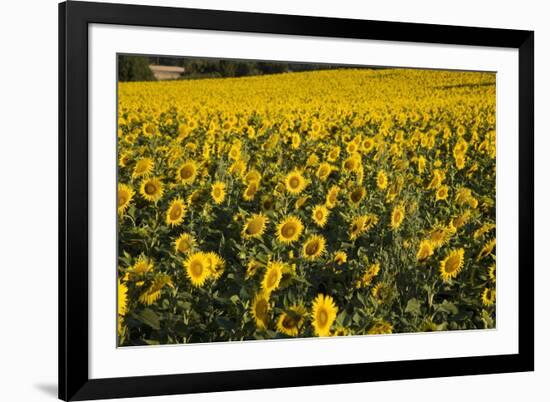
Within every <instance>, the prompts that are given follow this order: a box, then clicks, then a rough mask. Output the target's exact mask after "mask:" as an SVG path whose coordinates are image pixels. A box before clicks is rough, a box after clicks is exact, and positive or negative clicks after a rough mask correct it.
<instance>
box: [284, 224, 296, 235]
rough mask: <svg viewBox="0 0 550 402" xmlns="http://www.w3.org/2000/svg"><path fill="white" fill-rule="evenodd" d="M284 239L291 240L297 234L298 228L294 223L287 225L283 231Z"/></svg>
mask: <svg viewBox="0 0 550 402" xmlns="http://www.w3.org/2000/svg"><path fill="white" fill-rule="evenodd" d="M281 234H282V235H283V237H287V238H290V237H292V236H294V235H295V234H296V227H295V226H294V225H293V224H292V223H286V224H284V225H283V227H282V229H281Z"/></svg>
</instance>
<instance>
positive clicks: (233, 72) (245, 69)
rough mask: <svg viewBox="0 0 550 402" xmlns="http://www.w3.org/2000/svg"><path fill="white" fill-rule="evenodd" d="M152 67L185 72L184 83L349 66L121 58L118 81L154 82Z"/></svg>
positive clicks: (222, 60) (182, 77)
mask: <svg viewBox="0 0 550 402" xmlns="http://www.w3.org/2000/svg"><path fill="white" fill-rule="evenodd" d="M149 64H157V65H163V66H179V67H184V68H185V73H184V74H182V76H181V77H180V78H181V79H197V78H217V77H244V76H250V75H263V74H278V73H285V72H299V71H312V70H328V69H334V68H349V67H350V66H345V65H336V64H315V63H287V62H278V61H247V60H226V59H205V58H187V57H181V58H180V57H156V56H155V57H142V56H119V68H118V79H119V81H151V80H154V79H155V77H154V75H153V73H152V72H151V70H150V69H149Z"/></svg>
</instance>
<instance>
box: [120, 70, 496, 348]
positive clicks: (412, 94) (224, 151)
mask: <svg viewBox="0 0 550 402" xmlns="http://www.w3.org/2000/svg"><path fill="white" fill-rule="evenodd" d="M118 108H119V110H118V165H119V166H118V224H117V230H118V314H117V316H118V344H119V345H120V346H127V345H155V344H173V343H190V342H203V343H204V342H215V341H242V340H254V339H275V338H289V337H311V336H343V335H367V334H389V333H403V332H422V331H440V330H466V329H484V328H494V327H495V319H496V311H495V301H496V265H495V261H496V258H495V255H496V231H495V191H496V190H495V173H496V159H495V156H496V134H495V109H496V105H495V75H494V74H491V73H478V72H453V71H430V70H408V69H382V70H371V69H336V70H326V71H313V72H304V73H288V74H276V75H264V76H256V77H246V78H226V79H204V80H190V81H171V82H152V83H151V82H148V83H144V82H143V83H142V82H140V83H119V100H118Z"/></svg>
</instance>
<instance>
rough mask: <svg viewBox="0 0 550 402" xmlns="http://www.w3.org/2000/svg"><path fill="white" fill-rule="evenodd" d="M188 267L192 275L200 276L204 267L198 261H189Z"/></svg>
mask: <svg viewBox="0 0 550 402" xmlns="http://www.w3.org/2000/svg"><path fill="white" fill-rule="evenodd" d="M190 269H191V273H192V274H193V276H201V275H202V271H203V270H204V267H203V266H202V263H201V262H200V261H193V262H192V263H191V267H190Z"/></svg>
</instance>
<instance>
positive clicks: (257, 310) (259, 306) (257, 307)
mask: <svg viewBox="0 0 550 402" xmlns="http://www.w3.org/2000/svg"><path fill="white" fill-rule="evenodd" d="M250 310H251V312H252V317H254V320H255V321H256V327H258V328H260V329H265V328H267V325H268V321H269V296H268V295H266V294H265V293H263V292H260V293H258V294H257V295H256V296H255V297H254V300H253V301H252V305H251V308H250Z"/></svg>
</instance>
